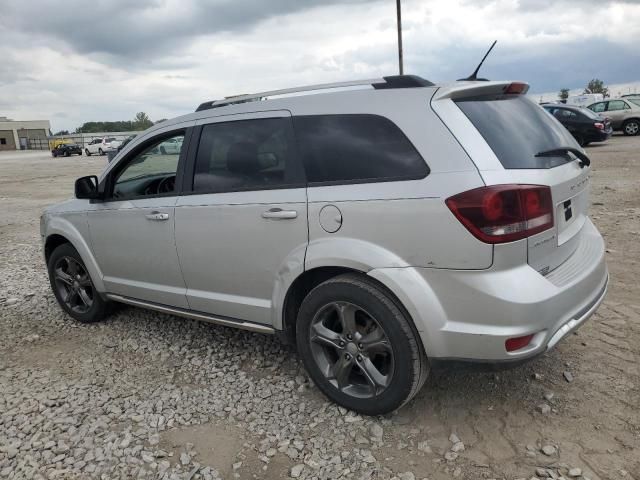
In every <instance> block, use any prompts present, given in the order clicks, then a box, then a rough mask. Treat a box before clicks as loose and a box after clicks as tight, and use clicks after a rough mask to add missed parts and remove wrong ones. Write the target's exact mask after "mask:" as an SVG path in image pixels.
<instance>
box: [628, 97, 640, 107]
mask: <svg viewBox="0 0 640 480" xmlns="http://www.w3.org/2000/svg"><path fill="white" fill-rule="evenodd" d="M629 101H630V102H631V103H633V104H635V105H636V106H638V107H640V98H630V99H629Z"/></svg>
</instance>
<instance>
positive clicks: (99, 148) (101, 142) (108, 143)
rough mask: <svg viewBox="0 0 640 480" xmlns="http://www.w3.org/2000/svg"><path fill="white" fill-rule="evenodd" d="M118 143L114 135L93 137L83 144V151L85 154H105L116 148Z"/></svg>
mask: <svg viewBox="0 0 640 480" xmlns="http://www.w3.org/2000/svg"><path fill="white" fill-rule="evenodd" d="M118 145H120V142H119V141H118V140H116V139H115V137H104V138H94V139H93V140H91V141H90V142H89V143H87V144H86V145H85V147H84V153H86V154H87V156H91V155H93V154H96V155H105V154H106V153H107V152H108V151H109V150H114V149H116V148H118Z"/></svg>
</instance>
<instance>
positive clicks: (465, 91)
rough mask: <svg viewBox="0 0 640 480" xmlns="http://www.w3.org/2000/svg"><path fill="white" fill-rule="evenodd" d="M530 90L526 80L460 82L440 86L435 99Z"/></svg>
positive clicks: (517, 92) (516, 93)
mask: <svg viewBox="0 0 640 480" xmlns="http://www.w3.org/2000/svg"><path fill="white" fill-rule="evenodd" d="M528 91H529V84H528V83H526V82H520V81H515V82H505V81H493V82H492V81H488V82H481V83H480V82H459V83H456V84H452V85H449V86H444V87H442V88H440V89H439V90H438V91H437V92H436V93H435V95H434V96H433V100H442V99H446V98H450V99H452V100H459V99H462V98H471V97H482V96H492V95H493V96H495V95H524V94H526V93H527V92H528Z"/></svg>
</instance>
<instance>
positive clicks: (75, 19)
mask: <svg viewBox="0 0 640 480" xmlns="http://www.w3.org/2000/svg"><path fill="white" fill-rule="evenodd" d="M337 2H341V3H345V1H344V0H324V1H321V0H303V1H300V0H269V1H263V0H244V1H237V0H200V1H186V0H166V1H163V0H136V1H134V2H132V1H130V0H111V1H109V2H105V1H99V2H91V3H87V2H86V0H67V1H65V2H64V3H63V5H61V4H60V2H59V1H47V0H40V1H38V0H36V1H29V2H24V1H23V0H8V3H6V5H5V6H3V17H4V22H3V23H5V27H6V28H9V27H10V26H11V27H12V28H14V29H18V30H19V31H21V32H23V33H24V34H27V35H33V36H35V37H37V38H47V37H49V38H53V39H55V40H56V41H57V42H60V43H62V44H64V45H65V46H66V47H68V48H70V49H72V50H73V51H75V52H79V53H88V54H106V55H113V56H117V57H126V58H141V57H146V58H147V59H148V58H149V57H154V56H164V55H167V54H168V53H172V52H175V51H176V50H180V49H181V48H184V47H185V45H187V44H188V42H189V41H190V40H192V39H193V38H194V37H197V36H201V35H211V34H216V33H220V32H242V31H245V30H247V29H250V28H252V27H254V26H255V25H257V24H259V23H260V22H261V21H264V20H266V19H269V18H273V17H277V16H281V15H289V14H294V13H297V12H301V11H305V10H308V9H310V8H313V7H318V6H324V7H326V6H330V5H331V4H332V3H337ZM365 2H366V0H347V2H346V3H365Z"/></svg>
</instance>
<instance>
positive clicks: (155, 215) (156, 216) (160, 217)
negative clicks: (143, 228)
mask: <svg viewBox="0 0 640 480" xmlns="http://www.w3.org/2000/svg"><path fill="white" fill-rule="evenodd" d="M145 218H146V219H147V220H153V221H156V222H163V221H165V220H169V214H168V213H161V212H151V213H150V214H148V215H145Z"/></svg>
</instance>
